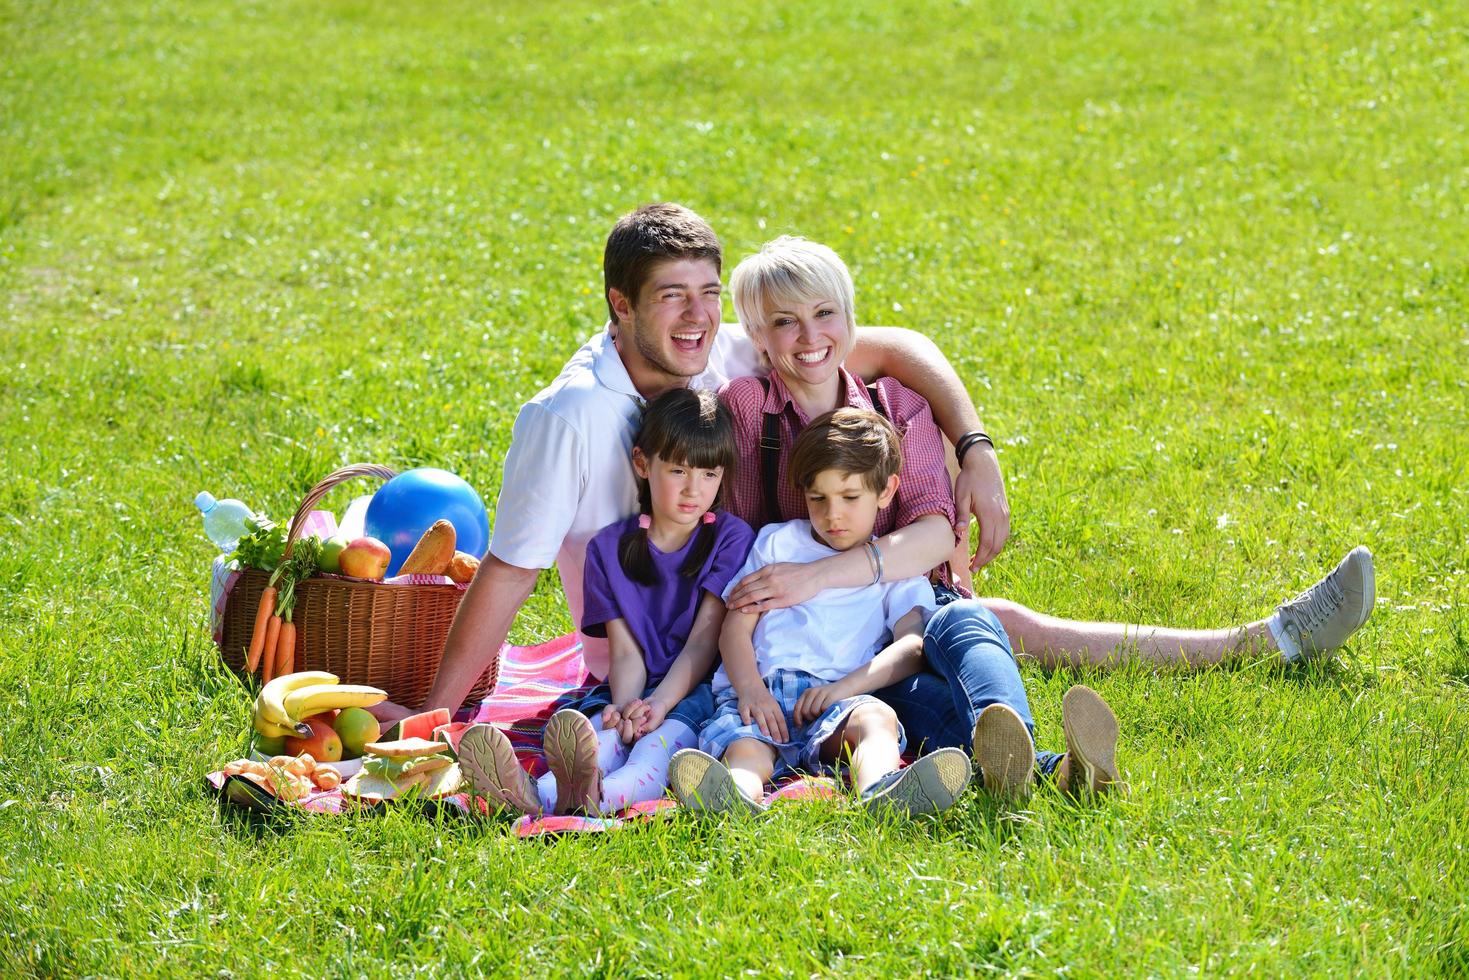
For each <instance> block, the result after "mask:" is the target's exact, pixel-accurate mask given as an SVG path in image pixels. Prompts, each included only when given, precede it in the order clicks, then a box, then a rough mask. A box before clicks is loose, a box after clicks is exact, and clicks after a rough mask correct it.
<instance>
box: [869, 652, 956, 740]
mask: <svg viewBox="0 0 1469 980" xmlns="http://www.w3.org/2000/svg"><path fill="white" fill-rule="evenodd" d="M872 693H873V694H874V695H876V696H877V697H878V698H880V699H882V700H883V701H884V702H886V703H887V705H888V706H889V707H890V708H892V709H893V711H895V712H896V713H897V715H898V721H899V722H901V723H902V725H903V731H904V733H906V734H907V736H908V749H909V751H912V752H916V753H919V754H921V753H924V752H932V751H934V750H935V749H942V748H948V747H954V748H960V749H963V750H964V751H966V752H968V751H969V741H970V739H971V738H972V737H973V734H974V726H973V725H972V724H971V725H969V726H967V727H966V726H965V724H964V719H963V717H961V716H960V715H959V714H958V712H956V711H955V710H954V698H953V695H951V694H950V693H949V682H948V681H946V680H944V679H943V678H942V677H940V676H939V675H938V674H935V673H934V672H933V671H931V670H921V671H919V672H918V673H916V674H914V675H913V676H911V677H905V678H903V679H902V680H900V681H898V682H897V683H896V684H890V685H888V686H887V687H885V688H883V689H882V690H880V691H873V692H872Z"/></svg>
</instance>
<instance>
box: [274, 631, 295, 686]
mask: <svg viewBox="0 0 1469 980" xmlns="http://www.w3.org/2000/svg"><path fill="white" fill-rule="evenodd" d="M295 669H296V624H295V623H293V622H291V621H290V620H289V619H287V620H284V621H282V622H281V632H280V636H279V637H278V638H277V639H276V645H275V675H276V676H277V677H280V676H281V675H282V674H289V673H291V672H292V671H293V670H295Z"/></svg>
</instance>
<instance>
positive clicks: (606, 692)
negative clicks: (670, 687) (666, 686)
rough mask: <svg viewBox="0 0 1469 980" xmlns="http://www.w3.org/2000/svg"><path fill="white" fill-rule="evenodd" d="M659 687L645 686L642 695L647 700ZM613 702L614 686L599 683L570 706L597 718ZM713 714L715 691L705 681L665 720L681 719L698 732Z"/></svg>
mask: <svg viewBox="0 0 1469 980" xmlns="http://www.w3.org/2000/svg"><path fill="white" fill-rule="evenodd" d="M657 689H658V685H657V684H649V685H648V686H647V687H645V688H643V693H642V697H643V698H644V699H645V700H646V699H647V698H648V697H650V696H652V694H653V692H654V691H655V690H657ZM611 703H612V688H611V687H610V686H608V685H606V684H598V685H597V686H596V687H594V688H592V689H591V690H590V691H588V692H587V693H586V694H585V695H584V696H583V697H582V699H581V700H580V701H578V702H576V703H574V704H572V705H569V707H572V708H575V709H576V710H577V711H580V712H581V713H582V714H584V715H586V716H587V717H588V718H591V719H593V720H595V719H597V718H600V717H601V716H602V709H603V708H605V707H607V706H608V705H609V704H611ZM713 714H714V691H713V689H712V688H711V687H710V686H709V685H708V683H704V684H697V685H695V686H694V689H693V690H692V691H690V692H689V693H688V695H687V696H685V697H684V699H683V700H682V701H680V702H679V703H678V704H676V705H674V706H673V707H672V708H671V709H669V712H668V717H667V718H665V719H664V721H681V722H683V723H684V724H685V725H688V726H689V727H690V728H691V729H693V730H694V731H696V732H697V731H698V730H699V729H700V728H701V727H702V726H703V725H704V723H705V722H706V721H708V720H709V718H710V717H711V716H712V715H713Z"/></svg>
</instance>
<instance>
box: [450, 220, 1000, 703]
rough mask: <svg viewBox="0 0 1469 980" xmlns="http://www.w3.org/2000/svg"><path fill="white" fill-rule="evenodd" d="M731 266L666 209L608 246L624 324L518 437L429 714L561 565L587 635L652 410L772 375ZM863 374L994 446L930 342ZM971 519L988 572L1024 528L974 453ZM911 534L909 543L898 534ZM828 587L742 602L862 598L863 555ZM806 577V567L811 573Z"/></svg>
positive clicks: (881, 333) (541, 404) (989, 463)
mask: <svg viewBox="0 0 1469 980" xmlns="http://www.w3.org/2000/svg"><path fill="white" fill-rule="evenodd" d="M722 259H723V255H722V250H721V248H720V244H719V240H718V238H716V237H715V235H714V231H713V229H712V228H710V227H709V225H708V223H707V222H705V221H704V220H703V219H702V218H700V217H699V216H698V215H696V214H694V213H693V212H692V211H690V210H688V209H687V208H684V207H681V206H679V205H676V204H652V205H648V206H646V207H643V208H639V209H638V210H637V211H634V212H632V213H631V214H628V215H626V216H624V217H623V218H622V219H621V220H619V221H618V222H617V225H616V226H615V227H614V228H613V229H612V233H611V234H610V235H609V236H608V239H607V247H606V251H605V253H604V256H603V277H604V283H605V288H606V297H607V307H608V311H609V313H610V316H611V319H610V320H609V322H608V324H607V328H606V329H605V330H604V331H602V332H601V333H599V334H597V335H596V336H595V337H593V338H592V339H591V340H590V341H588V342H587V343H586V344H585V345H584V346H583V347H582V348H581V349H580V350H579V351H577V353H576V354H575V355H574V356H573V357H572V358H571V360H570V361H569V362H567V364H566V366H565V367H564V368H563V369H562V371H561V373H560V375H558V376H557V378H556V380H555V381H553V382H552V383H551V384H550V385H549V386H547V387H546V388H545V389H544V390H542V391H541V392H540V393H538V394H537V395H536V396H535V397H534V398H532V399H531V400H530V402H528V403H527V404H526V405H525V406H524V407H523V408H522V409H521V412H520V415H519V417H518V418H517V419H516V421H515V429H514V432H513V435H512V439H511V445H510V451H509V453H508V454H507V455H506V457H505V476H504V480H503V482H502V484H501V489H500V498H499V504H498V506H497V508H496V513H495V532H494V537H493V539H492V540H491V542H490V550H489V554H488V555H486V556H485V560H484V563H483V564H482V565H481V566H480V569H479V572H478V574H477V575H476V576H475V578H474V582H473V583H472V584H471V585H470V588H469V590H468V592H466V593H465V596H464V600H463V602H462V603H461V605H460V607H459V613H458V615H457V616H456V617H455V619H454V625H453V627H452V629H451V630H450V632H449V638H448V641H447V643H446V645H445V648H444V658H443V662H442V664H441V665H440V667H439V672H438V675H437V677H436V678H435V680H434V686H433V689H432V690H431V691H430V692H429V695H428V698H427V699H426V702H425V704H424V707H425V708H434V707H448V708H457V707H458V706H459V705H460V704H461V703H462V702H463V700H464V697H465V695H466V694H468V692H469V689H470V688H471V687H472V686H473V684H474V682H475V680H476V679H477V678H478V677H479V676H480V674H482V673H483V672H484V669H485V667H486V666H488V664H489V663H490V661H491V659H492V658H493V657H494V656H495V655H496V653H497V652H498V650H499V649H500V646H501V645H502V644H503V643H504V641H505V637H506V635H507V634H508V633H509V631H510V626H511V624H512V623H513V622H514V620H515V616H516V613H518V612H519V610H520V608H521V606H522V605H523V604H524V603H525V600H526V599H527V598H528V597H529V596H530V593H531V591H532V589H534V587H535V583H536V577H537V575H538V573H539V571H540V569H542V568H548V567H550V565H551V563H552V562H553V561H554V562H555V563H556V565H557V567H558V568H559V570H560V573H561V583H562V587H563V589H564V591H565V593H566V598H567V604H568V606H569V607H570V609H571V616H572V621H573V623H574V624H576V625H578V626H579V625H580V622H581V612H582V567H583V564H584V562H585V558H586V545H587V542H588V541H589V540H590V539H591V537H592V535H593V534H595V533H596V532H597V531H598V530H600V529H601V528H602V527H604V526H606V525H607V524H610V523H612V522H613V521H614V520H617V519H618V518H621V517H625V516H627V515H628V514H631V513H633V512H634V511H635V510H636V509H637V492H636V486H635V484H634V482H633V474H632V467H631V464H630V462H629V456H630V453H631V447H632V439H633V435H634V433H635V431H636V428H637V423H638V413H639V411H640V409H641V406H642V404H643V402H644V401H645V400H646V399H649V398H652V397H654V396H656V395H658V394H660V393H661V392H663V391H666V390H668V389H669V388H672V387H675V386H677V385H690V384H692V385H699V386H706V387H717V386H718V385H720V384H722V383H723V382H724V381H726V380H728V379H729V378H731V377H738V376H741V375H745V374H753V373H756V372H757V370H758V364H757V358H756V354H755V350H754V347H753V346H752V345H751V343H750V341H749V338H748V337H747V336H746V335H745V333H744V331H743V330H742V329H741V328H740V327H739V326H738V325H737V324H724V325H721V323H720V320H721V307H720V293H721V285H720V273H721V270H722ZM847 365H848V367H850V368H851V369H852V370H854V371H855V372H856V373H858V374H860V375H862V376H863V377H868V378H870V377H876V376H878V375H890V376H892V377H895V378H897V379H898V380H900V381H902V382H903V383H904V384H905V385H907V386H908V387H910V388H913V389H914V390H916V391H918V392H919V393H920V394H922V395H923V396H924V397H925V398H927V399H928V401H929V403H930V405H931V406H932V409H933V414H934V418H935V420H936V421H937V422H938V424H939V427H940V428H942V429H943V430H944V433H945V434H946V435H947V436H948V437H949V439H950V440H951V441H952V442H956V443H957V442H958V441H959V440H960V439H961V438H962V437H963V436H964V435H965V434H966V433H969V432H973V431H977V430H979V428H980V426H979V419H978V416H977V414H976V412H975V410H974V406H973V404H972V403H971V402H970V400H969V396H968V393H967V392H966V391H965V389H964V386H963V384H962V383H961V382H960V380H959V378H958V376H957V375H956V374H955V373H954V371H953V369H952V368H951V367H950V366H949V364H948V361H947V360H946V359H945V358H944V356H943V355H942V354H941V353H940V352H939V350H938V348H937V347H935V346H934V345H933V343H932V342H930V341H929V340H928V339H927V338H925V337H923V336H922V335H920V334H916V333H913V332H912V331H908V330H901V329H897V328H862V329H860V330H859V331H858V341H857V348H856V350H855V351H854V352H853V353H852V355H850V356H849V358H848V359H847ZM955 498H956V505H957V507H958V512H959V514H960V515H962V516H963V517H966V518H967V517H970V516H973V517H975V518H978V520H979V522H980V543H979V547H978V549H977V550H976V553H975V556H974V562H973V567H978V566H979V565H982V564H984V563H985V562H988V561H989V560H990V559H992V558H994V557H995V555H997V554H998V553H999V552H1000V549H1001V548H1003V547H1004V543H1005V539H1006V538H1007V537H1008V535H1009V527H1010V512H1009V505H1008V503H1007V502H1006V499H1005V490H1004V483H1003V480H1002V479H1001V476H1000V468H999V463H998V461H997V460H996V458H995V454H994V450H993V448H991V447H990V446H989V445H987V444H980V445H976V446H974V447H973V448H972V449H971V450H970V451H969V452H968V453H966V455H965V457H964V463H963V466H962V467H961V469H960V471H959V475H958V479H957V481H956V485H955ZM895 533H900V532H895ZM827 561H828V562H829V565H828V566H827V567H826V568H825V569H824V570H823V572H822V575H823V577H822V579H821V584H819V585H817V584H816V583H814V582H813V581H812V579H813V577H812V576H811V574H810V572H809V570H808V571H807V572H806V573H805V574H801V573H800V572H799V571H798V572H792V571H790V570H789V569H788V568H787V569H784V570H783V569H782V568H781V567H780V566H771V567H770V568H768V569H765V570H763V571H762V572H761V573H760V575H761V576H762V577H761V578H760V579H759V580H758V582H753V583H751V584H750V585H749V586H746V587H745V588H743V589H736V591H735V593H733V594H732V596H731V600H732V601H731V605H733V606H740V605H743V604H745V603H747V602H750V601H753V600H752V599H751V598H750V596H751V593H752V592H754V591H758V594H759V596H760V597H761V598H764V599H766V601H769V602H774V603H776V604H790V603H792V602H799V601H801V600H802V599H804V598H809V596H810V595H812V594H814V593H815V591H817V590H819V588H822V587H831V586H835V585H852V586H855V585H861V584H865V582H866V581H868V580H869V579H870V578H871V574H872V573H871V569H870V566H869V565H868V564H867V561H866V559H865V558H864V557H863V556H862V555H860V554H850V553H848V554H843V555H839V556H836V557H833V558H831V559H828V560H827ZM796 568H797V569H800V568H801V566H796ZM582 642H583V644H584V646H583V649H584V656H585V659H586V662H587V666H588V668H589V669H590V670H591V671H592V672H593V673H594V674H596V675H597V676H599V677H600V676H604V675H605V673H606V670H607V648H606V641H605V640H600V639H595V638H591V637H582Z"/></svg>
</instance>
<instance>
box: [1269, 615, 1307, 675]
mask: <svg viewBox="0 0 1469 980" xmlns="http://www.w3.org/2000/svg"><path fill="white" fill-rule="evenodd" d="M1265 625H1266V626H1269V627H1270V635H1271V636H1273V637H1274V638H1275V645H1276V646H1277V647H1279V648H1280V659H1282V660H1284V661H1285V662H1286V663H1290V662H1291V661H1292V660H1295V659H1296V658H1297V657H1299V656H1300V655H1301V648H1300V647H1299V646H1297V645H1296V641H1295V640H1293V639H1291V636H1290V634H1289V633H1287V632H1286V631H1285V624H1284V623H1282V622H1281V621H1280V613H1279V612H1278V611H1277V612H1273V613H1271V614H1270V618H1269V619H1267V620H1265Z"/></svg>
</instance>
